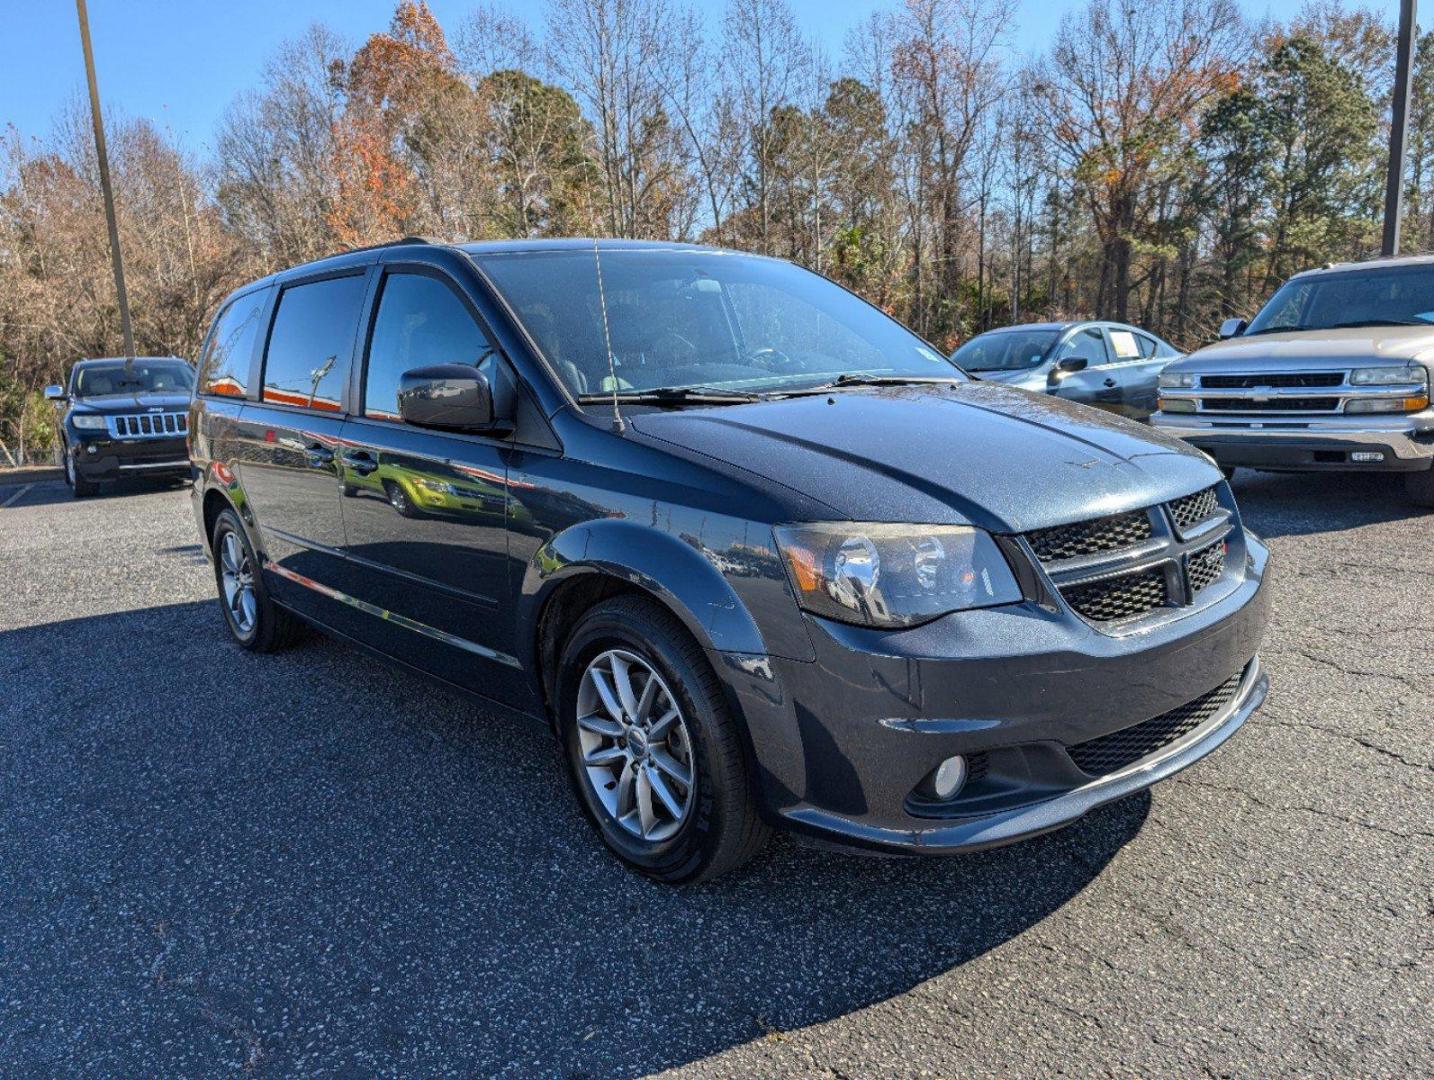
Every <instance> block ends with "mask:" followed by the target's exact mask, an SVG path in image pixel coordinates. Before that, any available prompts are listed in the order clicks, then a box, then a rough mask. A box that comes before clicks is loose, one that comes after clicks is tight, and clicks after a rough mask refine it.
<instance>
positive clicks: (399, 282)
mask: <svg viewBox="0 0 1434 1080" xmlns="http://www.w3.org/2000/svg"><path fill="white" fill-rule="evenodd" d="M489 349H490V346H489V344H488V339H487V338H486V337H485V336H484V334H483V331H482V330H480V329H479V328H478V324H477V323H476V322H475V321H474V319H473V316H472V315H471V314H469V312H468V308H467V307H466V306H465V305H464V303H463V301H462V300H460V299H459V298H458V294H457V293H455V292H454V291H453V290H452V289H450V288H449V287H448V286H447V285H446V284H444V283H443V282H442V281H440V280H438V279H437V278H434V277H429V276H427V275H425V274H389V275H388V277H386V278H385V279H384V284H383V295H382V296H381V298H380V299H379V303H378V317H377V318H376V319H375V320H374V326H373V340H372V343H371V344H370V345H369V350H368V372H367V374H366V375H365V378H364V395H363V414H364V415H365V416H368V417H372V418H374V419H376V420H398V419H399V415H398V381H399V378H400V377H401V376H402V375H403V373H404V372H405V371H409V370H411V369H413V368H420V367H431V366H432V365H434V364H471V365H473V366H477V364H478V363H479V362H480V361H481V360H482V359H483V357H484V355H485V354H486V353H488V352H489Z"/></svg>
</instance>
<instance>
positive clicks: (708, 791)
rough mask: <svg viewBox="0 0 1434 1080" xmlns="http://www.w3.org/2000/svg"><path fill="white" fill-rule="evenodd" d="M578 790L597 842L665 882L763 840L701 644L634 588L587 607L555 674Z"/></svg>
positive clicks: (710, 867)
mask: <svg viewBox="0 0 1434 1080" xmlns="http://www.w3.org/2000/svg"><path fill="white" fill-rule="evenodd" d="M558 676H559V677H558V706H559V728H560V732H559V733H560V735H561V737H562V741H563V749H564V755H565V757H566V759H567V764H568V766H569V772H570V774H571V778H572V782H573V787H574V789H575V791H576V793H577V796H578V800H579V802H580V803H581V804H582V807H583V809H584V811H585V812H586V814H587V816H588V818H589V820H590V821H591V822H592V823H593V825H594V827H595V828H596V829H597V832H598V834H599V835H600V836H601V837H602V839H603V841H604V842H605V843H606V844H607V845H608V847H609V848H611V849H612V850H613V852H615V853H616V854H617V855H618V856H619V857H620V858H621V859H622V860H623V861H624V862H626V863H628V864H629V865H630V866H633V867H634V868H636V869H638V870H640V871H642V872H643V873H645V874H648V875H650V876H652V877H654V878H657V879H659V880H661V881H666V882H671V883H680V882H692V881H701V880H706V879H708V878H712V877H716V876H717V875H718V874H722V873H725V872H726V871H728V870H731V869H733V868H734V867H736V866H738V865H740V864H741V863H743V862H745V861H746V860H747V859H749V858H751V856H752V855H754V854H755V853H756V852H757V850H758V849H759V848H760V847H761V845H762V843H763V842H764V841H765V840H766V837H767V827H766V826H765V825H764V824H763V823H762V821H761V819H760V817H759V816H758V814H757V809H756V799H755V797H754V794H753V791H752V784H751V778H750V776H749V774H748V769H747V765H746V760H745V756H744V753H743V748H742V740H741V734H740V732H739V730H738V728H737V722H736V721H735V719H734V718H733V717H732V716H731V714H730V712H729V711H728V709H727V707H726V704H725V702H724V701H723V698H722V695H721V689H720V687H719V685H718V683H717V679H716V676H715V675H714V674H713V672H712V669H711V667H710V666H709V665H708V663H707V658H706V656H705V655H704V654H703V652H702V649H701V648H700V647H699V646H698V645H697V643H696V642H695V641H693V640H692V638H691V636H690V635H689V634H688V633H687V631H686V629H685V628H684V627H683V626H682V624H681V623H680V622H678V621H677V619H676V618H674V617H673V616H672V615H671V614H669V613H668V612H667V611H665V610H664V609H662V608H661V607H659V606H658V605H657V604H655V603H654V602H652V601H650V600H647V599H645V598H643V597H638V596H620V597H615V598H613V599H612V600H608V601H605V602H603V603H601V604H599V605H597V606H596V607H594V608H593V609H592V610H590V611H589V612H588V613H587V614H586V615H584V616H583V618H582V619H581V620H580V621H579V622H578V625H577V626H576V627H574V629H573V631H572V634H571V635H570V636H569V638H568V642H567V645H566V646H565V648H564V649H563V654H562V659H561V663H560V669H559V673H558Z"/></svg>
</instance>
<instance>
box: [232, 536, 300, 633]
mask: <svg viewBox="0 0 1434 1080" xmlns="http://www.w3.org/2000/svg"><path fill="white" fill-rule="evenodd" d="M212 550H213V552H214V584H215V586H216V587H217V589H218V590H219V607H220V609H221V610H222V612H223V614H224V623H225V625H226V626H228V627H229V633H230V634H231V635H233V637H234V640H235V641H237V642H238V643H239V644H240V645H242V646H243V647H244V648H246V649H250V650H252V651H254V652H273V651H274V650H275V649H281V648H283V647H284V646H285V645H287V644H289V643H290V642H291V641H293V640H294V638H295V637H296V636H297V635H298V633H299V632H300V630H301V628H302V624H300V622H299V620H298V619H296V618H294V616H292V615H290V614H289V613H288V612H287V611H285V610H284V609H283V608H281V607H279V605H277V604H275V603H274V601H273V600H272V599H270V597H269V593H268V590H267V589H265V587H264V577H263V575H262V574H261V573H260V572H259V560H258V558H257V557H256V556H255V554H254V549H253V548H252V547H250V546H249V538H248V536H246V535H245V533H244V528H243V526H242V525H240V523H239V517H238V515H237V514H235V513H234V511H233V510H225V511H223V512H222V513H221V514H220V515H219V519H218V520H217V521H216V522H215V523H214V534H213V538H212Z"/></svg>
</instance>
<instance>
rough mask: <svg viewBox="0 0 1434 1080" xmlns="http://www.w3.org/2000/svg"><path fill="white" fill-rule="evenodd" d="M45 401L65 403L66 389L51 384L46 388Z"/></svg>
mask: <svg viewBox="0 0 1434 1080" xmlns="http://www.w3.org/2000/svg"><path fill="white" fill-rule="evenodd" d="M45 400H46V401H64V400H65V388H64V387H63V386H58V385H55V384H54V383H51V384H50V385H49V386H47V387H45Z"/></svg>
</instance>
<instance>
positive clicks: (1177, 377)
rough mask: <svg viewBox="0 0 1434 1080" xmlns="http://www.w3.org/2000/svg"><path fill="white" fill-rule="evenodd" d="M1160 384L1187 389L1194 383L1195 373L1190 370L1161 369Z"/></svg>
mask: <svg viewBox="0 0 1434 1080" xmlns="http://www.w3.org/2000/svg"><path fill="white" fill-rule="evenodd" d="M1160 385H1161V386H1167V387H1176V388H1183V389H1189V388H1190V387H1192V386H1194V385H1195V373H1194V372H1191V371H1162V372H1161V373H1160Z"/></svg>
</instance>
